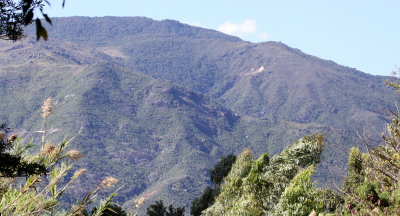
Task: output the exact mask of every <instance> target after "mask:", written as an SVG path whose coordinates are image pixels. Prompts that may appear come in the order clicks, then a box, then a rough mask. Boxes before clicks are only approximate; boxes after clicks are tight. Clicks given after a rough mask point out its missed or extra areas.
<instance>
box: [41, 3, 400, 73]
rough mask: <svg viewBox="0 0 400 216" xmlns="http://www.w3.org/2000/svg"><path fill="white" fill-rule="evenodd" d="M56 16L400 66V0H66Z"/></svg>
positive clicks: (368, 66)
mask: <svg viewBox="0 0 400 216" xmlns="http://www.w3.org/2000/svg"><path fill="white" fill-rule="evenodd" d="M50 2H51V3H52V5H51V7H50V8H46V12H47V13H48V14H49V15H50V16H51V17H60V16H91V17H94V16H145V17H149V18H153V19H155V20H162V19H174V20H178V21H180V22H183V23H188V24H192V25H198V26H201V27H204V28H210V29H215V30H219V31H222V32H225V33H228V34H231V35H236V36H239V37H241V38H242V39H244V40H247V41H251V42H261V41H269V40H272V41H281V42H283V43H285V44H287V45H289V46H291V47H294V48H298V49H300V50H302V51H303V52H305V53H308V54H311V55H315V56H317V57H320V58H323V59H328V60H332V61H335V62H337V63H339V64H342V65H345V66H349V67H353V68H357V69H358V70H361V71H363V72H366V73H370V74H375V75H390V72H391V71H392V70H395V69H396V68H397V67H398V66H400V28H399V21H400V1H399V0H382V1H377V0H363V1H362V0H346V1H345V0H334V1H328V0H303V1H300V0H274V1H271V0H246V1H242V0H240V1H239V0H230V1H228V0H201V1H191V0H147V1H144V0H142V1H137V0H114V1H109V0H66V4H65V8H62V7H61V3H60V1H50Z"/></svg>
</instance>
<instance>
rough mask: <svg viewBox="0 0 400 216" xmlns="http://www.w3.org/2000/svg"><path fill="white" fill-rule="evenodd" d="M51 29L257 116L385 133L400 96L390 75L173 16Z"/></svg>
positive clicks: (79, 20) (69, 22) (65, 23)
mask: <svg viewBox="0 0 400 216" xmlns="http://www.w3.org/2000/svg"><path fill="white" fill-rule="evenodd" d="M65 32H67V33H66V34H65ZM49 34H50V35H52V36H53V37H54V38H58V39H61V40H67V41H73V42H77V43H81V44H85V45H89V46H92V47H97V48H101V49H103V50H108V51H109V52H114V53H119V54H121V57H120V58H119V59H118V60H119V63H121V64H124V65H126V66H127V67H129V68H131V69H133V70H137V71H141V72H143V73H145V74H147V75H150V76H152V77H155V78H163V79H167V80H171V81H173V82H175V83H179V84H181V85H184V86H186V87H188V88H190V89H193V90H195V91H198V92H201V93H205V94H208V95H210V96H212V97H213V98H215V99H217V101H219V102H220V103H222V104H224V105H226V106H227V107H228V108H230V109H232V110H234V111H235V112H237V113H239V114H246V115H251V116H253V117H266V118H269V119H277V120H286V121H296V122H299V123H312V122H315V123H319V124H325V125H332V126H334V127H337V128H341V129H344V130H347V131H349V132H354V130H361V129H362V128H364V127H365V128H372V129H371V131H374V130H375V129H376V130H378V131H381V129H382V126H383V124H384V122H385V120H384V119H383V118H382V115H381V114H380V112H379V111H381V110H384V109H385V108H386V105H389V106H391V105H392V104H391V103H390V101H393V100H395V99H396V96H395V94H394V93H393V92H392V91H391V90H390V89H389V88H387V87H385V86H384V85H383V82H384V80H385V79H387V78H386V77H380V76H372V75H368V74H365V73H362V72H360V71H357V70H356V69H353V68H348V67H344V66H340V65H338V64H336V63H334V62H332V61H326V60H322V59H319V58H316V57H313V56H310V55H307V54H305V53H302V52H301V51H300V50H298V49H293V48H290V47H288V46H286V45H284V44H282V43H279V42H265V43H257V44H253V43H249V42H245V41H242V40H240V39H238V38H236V37H231V36H228V35H224V34H222V33H219V32H216V31H213V30H207V29H203V28H198V27H192V26H189V25H185V24H181V23H179V22H176V21H171V20H164V21H154V20H151V19H147V18H142V17H135V18H132V17H101V18H87V17H71V18H55V19H54V25H53V26H52V27H49ZM374 127H377V128H374Z"/></svg>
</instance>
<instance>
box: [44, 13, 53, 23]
mask: <svg viewBox="0 0 400 216" xmlns="http://www.w3.org/2000/svg"><path fill="white" fill-rule="evenodd" d="M43 16H44V18H45V19H46V21H47V22H48V23H50V25H52V23H51V19H50V18H49V16H47V14H43Z"/></svg>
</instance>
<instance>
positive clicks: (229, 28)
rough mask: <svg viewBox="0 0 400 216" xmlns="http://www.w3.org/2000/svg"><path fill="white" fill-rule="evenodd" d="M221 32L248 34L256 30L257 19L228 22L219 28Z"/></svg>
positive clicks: (239, 34) (238, 34)
mask: <svg viewBox="0 0 400 216" xmlns="http://www.w3.org/2000/svg"><path fill="white" fill-rule="evenodd" d="M217 30H218V31H220V32H223V33H225V34H230V35H237V36H246V35H248V34H251V33H254V32H256V20H250V19H248V20H245V21H244V22H243V23H239V24H234V23H231V22H226V23H224V24H222V25H220V26H219V27H218V29H217Z"/></svg>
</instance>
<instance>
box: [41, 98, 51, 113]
mask: <svg viewBox="0 0 400 216" xmlns="http://www.w3.org/2000/svg"><path fill="white" fill-rule="evenodd" d="M52 112H53V99H52V98H51V97H48V98H47V99H46V100H45V101H44V103H43V106H42V117H43V118H46V117H47V116H49V115H50V114H51V113H52Z"/></svg>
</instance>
